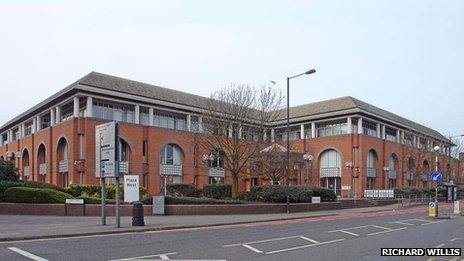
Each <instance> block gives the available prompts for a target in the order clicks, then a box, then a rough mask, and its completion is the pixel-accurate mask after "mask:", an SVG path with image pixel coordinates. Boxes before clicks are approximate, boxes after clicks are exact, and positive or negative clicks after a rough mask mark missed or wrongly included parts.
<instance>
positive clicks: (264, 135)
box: [263, 129, 267, 142]
mask: <svg viewBox="0 0 464 261" xmlns="http://www.w3.org/2000/svg"><path fill="white" fill-rule="evenodd" d="M263 141H264V142H267V129H264V130H263Z"/></svg>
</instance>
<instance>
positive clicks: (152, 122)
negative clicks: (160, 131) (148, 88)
mask: <svg viewBox="0 0 464 261" xmlns="http://www.w3.org/2000/svg"><path fill="white" fill-rule="evenodd" d="M148 124H149V125H150V126H154V125H155V118H154V109H153V108H152V107H150V108H148Z"/></svg>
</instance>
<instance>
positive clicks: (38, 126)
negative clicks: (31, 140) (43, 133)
mask: <svg viewBox="0 0 464 261" xmlns="http://www.w3.org/2000/svg"><path fill="white" fill-rule="evenodd" d="M40 129H42V118H40V115H38V116H37V117H36V120H35V131H36V132H37V131H39V130H40Z"/></svg>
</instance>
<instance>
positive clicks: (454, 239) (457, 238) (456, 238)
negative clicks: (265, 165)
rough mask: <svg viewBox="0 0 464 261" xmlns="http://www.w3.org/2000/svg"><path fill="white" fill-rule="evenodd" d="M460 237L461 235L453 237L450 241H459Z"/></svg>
mask: <svg viewBox="0 0 464 261" xmlns="http://www.w3.org/2000/svg"><path fill="white" fill-rule="evenodd" d="M459 239H460V238H459V237H455V238H453V239H451V240H450V242H454V241H458V240H459Z"/></svg>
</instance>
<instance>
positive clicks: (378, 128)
mask: <svg viewBox="0 0 464 261" xmlns="http://www.w3.org/2000/svg"><path fill="white" fill-rule="evenodd" d="M376 129H377V138H380V137H382V136H381V133H380V123H377V127H376Z"/></svg>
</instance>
